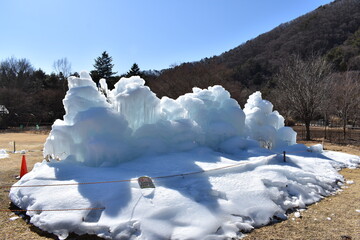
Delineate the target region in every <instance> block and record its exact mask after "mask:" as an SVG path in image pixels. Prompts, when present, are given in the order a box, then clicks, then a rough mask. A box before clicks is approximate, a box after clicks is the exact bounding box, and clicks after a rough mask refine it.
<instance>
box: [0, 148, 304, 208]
mask: <svg viewBox="0 0 360 240" xmlns="http://www.w3.org/2000/svg"><path fill="white" fill-rule="evenodd" d="M298 152H308V151H294V152H287V153H298ZM274 155H275V156H277V155H284V156H285V154H284V153H276V152H275V154H274ZM269 157H271V155H270V156H269ZM246 163H250V161H246V162H240V163H237V164H232V165H228V166H223V167H217V168H212V169H207V170H200V171H195V172H189V173H182V174H172V175H165V176H157V177H151V179H164V178H172V177H183V176H189V175H195V174H201V173H205V172H211V171H218V170H222V169H228V168H233V167H238V166H241V165H244V164H246ZM132 181H137V179H125V180H114V181H98V182H83V183H59V184H38V185H23V186H10V185H8V186H0V188H12V187H17V188H20V187H56V186H78V185H90V184H103V183H119V182H132ZM104 209H105V208H72V209H36V210H26V209H25V210H24V209H18V210H12V209H0V212H27V211H30V212H45V211H47V212H60V211H88V210H104Z"/></svg>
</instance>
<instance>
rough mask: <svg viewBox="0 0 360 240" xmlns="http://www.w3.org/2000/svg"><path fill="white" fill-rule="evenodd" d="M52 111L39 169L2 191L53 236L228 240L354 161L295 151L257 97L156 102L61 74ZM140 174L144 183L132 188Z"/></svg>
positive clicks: (316, 193) (333, 179)
mask: <svg viewBox="0 0 360 240" xmlns="http://www.w3.org/2000/svg"><path fill="white" fill-rule="evenodd" d="M63 103H64V107H65V110H66V114H65V116H64V120H57V121H56V122H55V123H54V125H53V126H52V131H51V133H50V134H49V137H48V139H47V141H46V143H45V146H44V158H45V159H47V161H43V162H42V163H37V164H36V165H35V166H34V168H33V170H32V171H31V172H29V173H28V174H26V175H25V176H24V177H23V178H22V179H21V180H20V181H19V182H17V183H16V184H14V186H13V187H12V188H11V191H10V198H11V201H12V202H13V203H14V204H16V205H17V206H19V207H20V208H22V209H27V210H28V211H27V214H28V215H30V216H31V223H33V224H34V225H36V226H38V227H39V228H41V229H43V230H45V231H48V232H52V233H54V234H56V235H57V236H58V237H59V238H60V239H65V238H67V236H68V234H69V233H70V232H75V233H77V234H85V233H88V234H95V235H97V236H99V237H103V238H108V239H109V238H110V239H150V240H152V239H227V238H233V237H237V236H240V235H241V233H240V232H243V231H249V230H251V229H252V228H254V227H258V226H262V225H265V224H268V223H269V222H271V221H272V219H274V218H282V219H285V218H286V217H287V216H286V211H287V210H288V209H292V208H304V207H305V206H306V205H307V204H311V203H314V202H316V201H318V200H320V199H321V198H323V197H324V196H327V195H329V194H330V193H332V192H333V191H335V190H336V189H337V188H338V185H337V182H338V181H343V178H342V176H340V175H339V174H338V173H337V169H338V168H341V167H356V166H358V164H359V163H360V158H359V157H357V156H352V155H348V154H342V153H336V152H327V151H323V150H322V147H320V146H316V147H313V148H307V147H306V146H305V145H300V144H296V142H295V139H296V133H295V132H294V131H293V130H292V129H291V128H287V127H284V119H283V118H282V117H281V116H280V115H279V113H278V112H276V111H273V106H272V104H271V103H270V102H268V101H266V100H263V99H262V97H261V93H260V92H256V93H254V94H253V95H251V96H250V97H249V100H248V102H247V104H246V106H245V108H244V110H242V109H241V108H240V106H239V105H238V103H237V102H236V101H235V100H234V99H232V98H231V97H230V94H229V93H228V92H227V91H226V90H225V89H224V88H223V87H221V86H213V87H209V88H207V89H199V88H194V89H193V91H192V93H187V94H185V95H183V96H180V97H179V98H177V99H170V98H167V97H163V98H161V99H159V98H157V97H156V95H155V94H154V93H153V92H151V90H150V89H149V88H148V87H147V86H145V81H144V80H143V79H141V78H139V77H131V78H122V79H121V80H120V81H119V82H118V83H116V84H115V88H114V89H113V90H109V89H108V87H107V84H106V81H105V80H104V79H102V80H100V86H99V89H98V88H97V86H96V85H95V84H94V82H93V81H92V80H91V78H90V76H89V74H88V73H86V72H82V73H81V74H80V78H76V77H70V78H69V90H68V92H67V94H66V96H65V98H64V101H63ZM282 151H286V156H287V158H286V162H284V161H283V156H282V155H281V154H278V153H279V152H282ZM55 159H57V160H61V161H55ZM141 176H149V177H151V178H152V180H153V182H154V184H155V186H156V187H155V188H150V189H141V188H140V187H139V185H138V183H137V179H138V178H139V177H141ZM84 183H87V184H84ZM31 185H47V186H43V187H41V186H33V187H29V186H31ZM49 185H53V186H49ZM24 186H28V187H24ZM70 209H73V210H71V211H62V210H70ZM74 209H77V210H74ZM46 210H56V211H46Z"/></svg>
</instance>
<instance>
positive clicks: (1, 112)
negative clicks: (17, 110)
mask: <svg viewBox="0 0 360 240" xmlns="http://www.w3.org/2000/svg"><path fill="white" fill-rule="evenodd" d="M4 114H9V110H7V108H6V107H5V106H4V105H0V115H4Z"/></svg>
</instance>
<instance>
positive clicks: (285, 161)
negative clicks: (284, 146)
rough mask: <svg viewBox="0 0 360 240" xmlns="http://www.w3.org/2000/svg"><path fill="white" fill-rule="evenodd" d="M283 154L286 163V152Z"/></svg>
mask: <svg viewBox="0 0 360 240" xmlns="http://www.w3.org/2000/svg"><path fill="white" fill-rule="evenodd" d="M283 154H284V162H286V152H285V151H283Z"/></svg>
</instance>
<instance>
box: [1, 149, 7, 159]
mask: <svg viewBox="0 0 360 240" xmlns="http://www.w3.org/2000/svg"><path fill="white" fill-rule="evenodd" d="M8 157H9V154H8V153H7V152H6V150H5V149H0V159H1V158H8Z"/></svg>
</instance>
